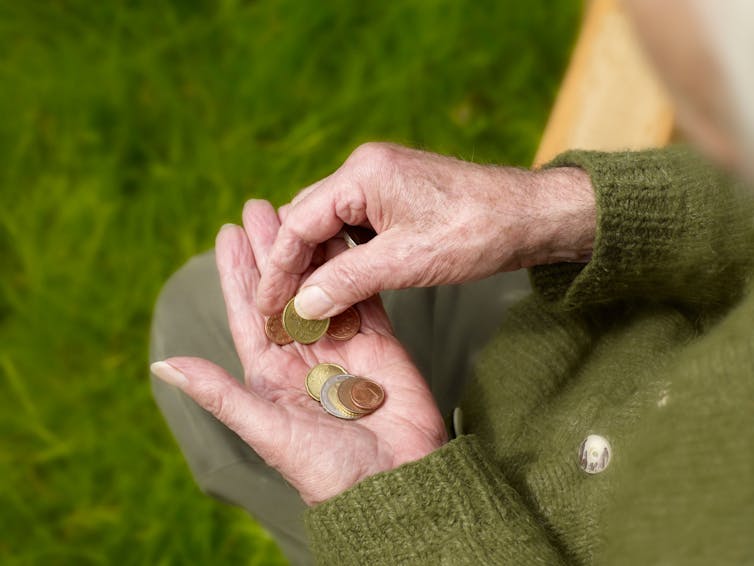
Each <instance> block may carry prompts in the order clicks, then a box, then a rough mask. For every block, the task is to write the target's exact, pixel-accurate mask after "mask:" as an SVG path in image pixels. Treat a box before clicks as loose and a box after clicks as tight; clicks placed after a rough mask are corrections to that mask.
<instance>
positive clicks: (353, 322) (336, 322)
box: [327, 307, 361, 341]
mask: <svg viewBox="0 0 754 566" xmlns="http://www.w3.org/2000/svg"><path fill="white" fill-rule="evenodd" d="M360 328H361V316H359V311H357V310H356V308H355V307H348V308H347V309H346V310H344V311H343V312H342V313H340V314H336V315H335V316H334V317H332V318H331V319H330V326H329V328H328V329H327V335H328V336H329V337H330V338H332V339H333V340H342V341H344V340H350V339H351V338H353V337H354V336H356V335H357V334H358V333H359V329H360Z"/></svg>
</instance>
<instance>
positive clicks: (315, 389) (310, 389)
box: [306, 363, 348, 401]
mask: <svg viewBox="0 0 754 566" xmlns="http://www.w3.org/2000/svg"><path fill="white" fill-rule="evenodd" d="M346 374H348V372H347V371H346V370H345V369H344V368H343V367H341V366H339V365H338V364H327V363H324V364H317V365H316V366H314V367H313V368H312V369H310V370H309V373H307V374H306V392H307V393H308V394H309V397H311V398H312V399H314V400H315V401H319V394H320V391H322V385H323V384H324V383H325V381H327V380H328V379H329V378H330V377H332V376H334V375H346Z"/></svg>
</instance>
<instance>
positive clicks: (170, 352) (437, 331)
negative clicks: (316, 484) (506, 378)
mask: <svg viewBox="0 0 754 566" xmlns="http://www.w3.org/2000/svg"><path fill="white" fill-rule="evenodd" d="M527 291H528V280H527V278H526V274H525V273H523V272H517V273H514V274H508V275H505V276H495V277H493V278H490V279H486V280H483V281H478V282H474V283H469V284H466V285H461V286H446V287H438V288H431V289H408V290H405V291H397V292H388V293H385V294H383V302H384V304H385V308H386V310H387V312H388V315H389V316H390V319H391V321H392V322H393V326H394V328H395V331H396V335H397V336H398V338H399V339H400V340H401V342H403V344H404V345H405V346H406V347H407V349H408V350H409V352H411V354H412V356H413V357H414V360H415V361H416V363H417V365H418V367H419V369H420V370H421V371H422V374H423V375H424V376H425V377H426V379H427V381H428V383H429V385H430V388H431V389H432V392H433V394H434V395H435V398H436V399H437V401H438V406H439V407H440V410H441V411H442V413H443V414H445V415H447V414H449V413H450V412H451V411H452V409H453V407H455V405H456V403H457V401H458V397H459V396H460V393H461V390H462V387H463V384H464V383H465V382H466V380H467V379H468V377H469V375H470V373H471V365H472V362H473V358H474V357H475V355H476V353H477V352H478V350H479V348H480V347H481V346H482V345H483V344H484V343H486V342H487V340H488V339H489V338H490V337H491V336H492V334H493V333H494V331H495V329H496V328H497V326H498V324H499V322H500V320H501V319H502V317H503V315H504V312H505V310H506V309H507V307H508V306H509V305H510V304H511V303H512V302H515V301H516V300H517V299H518V298H520V297H521V296H523V294H525V293H526V292H527ZM178 355H188V356H199V357H203V358H206V359H208V360H210V361H213V362H215V363H216V364H218V365H219V366H221V367H223V368H224V369H225V370H227V371H228V372H229V373H230V374H231V375H234V376H236V378H238V379H239V380H242V379H243V370H242V367H241V362H240V360H239V359H238V356H237V354H236V351H235V347H234V345H233V340H232V337H231V334H230V330H229V328H228V321H227V316H226V312H225V304H224V301H223V297H222V292H221V289H220V284H219V279H218V275H217V270H216V267H215V262H214V253H212V252H208V253H205V254H202V255H200V256H197V257H195V258H193V259H192V260H190V261H189V262H188V263H187V264H186V265H185V266H184V267H182V268H181V269H180V270H179V271H178V272H177V273H176V274H175V275H173V277H171V278H170V280H169V281H168V282H167V283H166V284H165V287H164V289H163V291H162V293H161V294H160V297H159V299H158V301H157V305H156V307H155V313H154V320H153V324H152V336H151V351H150V359H151V361H156V360H162V359H165V358H167V357H170V356H178ZM152 389H153V393H154V397H155V399H156V401H157V404H158V405H159V407H160V409H161V410H162V412H163V414H164V416H165V419H166V421H167V422H168V425H169V426H170V428H171V430H172V431H173V434H174V435H175V437H176V439H177V441H178V443H179V445H180V447H181V450H182V451H183V454H184V456H185V457H186V460H187V462H188V464H189V467H190V468H191V471H192V473H193V475H194V478H195V479H196V481H197V483H198V484H199V486H200V487H201V488H202V490H203V491H205V492H206V493H208V494H210V495H212V496H214V497H216V498H219V499H221V500H224V501H227V502H229V503H232V504H235V505H239V506H241V507H243V508H245V509H246V510H247V511H248V512H249V513H250V514H251V515H252V516H254V517H255V518H256V519H257V520H258V521H259V522H260V523H261V524H262V525H263V526H264V527H265V528H267V530H268V531H269V532H270V533H271V534H272V536H273V537H274V538H275V539H276V541H277V542H278V544H279V546H280V548H281V550H282V551H283V553H284V554H285V555H286V557H287V558H288V559H289V560H290V562H291V563H292V564H310V563H311V562H312V557H311V555H310V553H309V550H308V547H307V544H306V536H305V531H304V526H303V518H302V516H303V511H304V509H305V505H304V503H303V502H302V501H301V499H300V498H299V496H298V493H297V492H296V491H295V490H294V489H293V488H292V487H291V486H290V485H288V484H287V483H286V482H285V480H284V479H283V478H282V477H281V476H280V474H278V473H277V472H276V471H275V470H273V469H272V468H269V467H268V466H267V465H266V464H265V463H264V462H263V461H262V460H261V459H260V458H259V457H258V456H257V455H256V454H255V453H254V451H253V450H251V449H250V448H249V447H248V446H247V445H246V444H245V443H244V442H243V441H242V440H241V439H239V438H238V437H237V436H236V435H235V433H233V432H232V431H230V430H229V429H228V428H226V427H225V425H223V424H222V423H220V422H219V421H217V420H216V419H215V418H214V417H213V416H212V415H211V414H209V413H208V412H206V411H204V409H202V408H201V407H199V406H198V405H197V404H196V403H194V401H193V400H191V399H190V398H189V397H188V396H186V395H185V394H183V393H182V392H181V391H180V390H178V389H176V388H175V387H172V386H170V385H167V384H166V383H164V382H162V381H160V380H159V379H156V378H154V376H153V377H152Z"/></svg>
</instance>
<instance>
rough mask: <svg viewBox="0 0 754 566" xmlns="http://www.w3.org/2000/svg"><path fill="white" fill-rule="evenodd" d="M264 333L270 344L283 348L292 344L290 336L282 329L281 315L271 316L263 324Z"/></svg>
mask: <svg viewBox="0 0 754 566" xmlns="http://www.w3.org/2000/svg"><path fill="white" fill-rule="evenodd" d="M264 333H265V334H267V338H269V339H270V341H271V342H274V343H275V344H278V345H280V346H285V345H286V344H290V343H291V342H293V338H291V335H290V334H288V333H287V332H286V331H285V328H283V316H282V314H273V315H272V316H271V317H269V318H268V319H267V320H266V321H265V322H264Z"/></svg>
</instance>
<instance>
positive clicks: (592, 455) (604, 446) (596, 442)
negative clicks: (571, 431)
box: [579, 434, 612, 474]
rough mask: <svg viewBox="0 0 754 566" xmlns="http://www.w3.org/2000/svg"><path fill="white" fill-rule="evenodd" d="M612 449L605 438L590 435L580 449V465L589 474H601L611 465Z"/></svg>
mask: <svg viewBox="0 0 754 566" xmlns="http://www.w3.org/2000/svg"><path fill="white" fill-rule="evenodd" d="M611 454H612V448H611V447H610V443H609V442H608V441H607V439H605V438H604V437H602V436H600V435H598V434H590V435H589V436H587V437H586V438H585V439H584V442H582V443H581V447H580V448H579V464H581V469H582V470H584V471H585V472H586V473H587V474H599V473H600V472H601V471H602V470H604V469H605V468H607V466H608V464H610V456H611Z"/></svg>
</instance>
